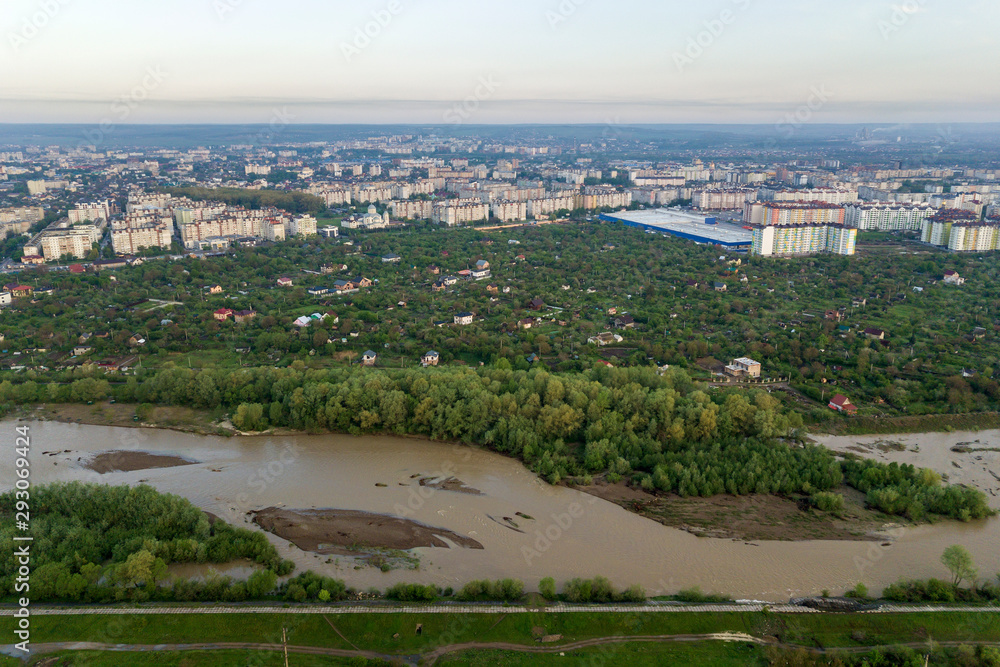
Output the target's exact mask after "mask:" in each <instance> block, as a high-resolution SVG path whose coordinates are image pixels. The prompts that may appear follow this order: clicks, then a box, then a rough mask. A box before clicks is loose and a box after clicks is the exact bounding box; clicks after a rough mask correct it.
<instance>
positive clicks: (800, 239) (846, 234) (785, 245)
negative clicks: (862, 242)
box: [750, 225, 858, 257]
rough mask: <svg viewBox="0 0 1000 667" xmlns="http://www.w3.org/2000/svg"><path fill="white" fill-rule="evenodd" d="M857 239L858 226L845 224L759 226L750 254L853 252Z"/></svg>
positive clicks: (846, 253) (770, 255)
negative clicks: (845, 225) (846, 225)
mask: <svg viewBox="0 0 1000 667" xmlns="http://www.w3.org/2000/svg"><path fill="white" fill-rule="evenodd" d="M857 239H858V230H857V229H852V228H850V227H844V226H842V225H768V226H766V227H765V226H757V227H755V228H754V231H753V246H752V247H751V250H750V254H752V255H758V256H761V257H794V256H796V255H809V254H814V253H820V252H826V253H832V254H836V255H853V254H854V253H855V251H856V246H857Z"/></svg>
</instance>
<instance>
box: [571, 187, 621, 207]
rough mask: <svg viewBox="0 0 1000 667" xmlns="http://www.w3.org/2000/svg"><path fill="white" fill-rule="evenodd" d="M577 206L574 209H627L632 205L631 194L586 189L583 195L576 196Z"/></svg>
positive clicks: (595, 188)
mask: <svg viewBox="0 0 1000 667" xmlns="http://www.w3.org/2000/svg"><path fill="white" fill-rule="evenodd" d="M576 202H577V205H576V206H575V207H574V208H585V209H588V210H590V209H595V208H626V207H628V206H630V205H631V204H632V193H631V192H618V191H617V190H614V189H611V188H599V187H594V188H586V189H585V190H584V191H583V194H581V195H577V196H576Z"/></svg>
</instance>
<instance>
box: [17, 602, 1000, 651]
mask: <svg viewBox="0 0 1000 667" xmlns="http://www.w3.org/2000/svg"><path fill="white" fill-rule="evenodd" d="M327 619H329V622H328V620H327ZM12 622H13V619H12V618H3V619H0V628H2V629H3V632H4V633H5V634H6V635H7V636H11V631H12V630H13V627H12ZM331 623H332V624H333V625H334V626H336V630H334V628H333V627H331ZM418 625H421V626H422V629H421V632H420V634H417V627H418ZM282 628H286V629H287V631H288V641H289V643H290V644H295V645H300V646H318V647H326V648H336V649H347V650H351V649H354V648H355V647H357V648H360V649H362V650H369V651H375V652H378V653H384V654H390V655H414V654H422V653H427V652H429V651H432V650H433V649H435V648H438V647H440V646H445V645H452V644H462V643H467V642H479V643H482V642H508V643H516V644H524V645H533V644H535V642H536V637H538V636H539V635H540V634H548V635H562V637H563V640H562V642H563V643H569V642H575V641H581V640H585V639H591V638H596V637H609V636H636V635H691V634H697V635H700V634H710V633H717V632H741V633H746V634H749V635H752V636H755V637H761V638H776V639H778V640H780V641H781V642H783V643H788V644H794V645H798V646H806V647H859V646H876V645H890V644H897V643H904V642H923V641H927V640H930V639H933V640H935V641H971V640H979V641H996V642H1000V614H995V613H994V614H962V613H939V614H897V615H893V614H866V615H847V614H831V615H827V614H822V615H820V614H773V613H766V612H765V613H727V614H722V613H720V614H711V613H706V614H662V613H661V614H648V613H646V614H644V613H634V614H633V613H624V614H614V613H573V614H552V613H545V612H543V611H540V612H535V613H527V614H481V615H465V616H463V615H458V614H454V615H451V614H365V615H361V614H359V615H353V614H352V615H337V616H333V615H331V616H326V617H324V616H322V615H296V614H288V615H284V614H259V615H254V614H245V615H244V614H225V615H222V614H220V615H186V616H182V615H177V616H152V615H148V616H143V615H135V616H36V617H35V618H33V619H32V641H33V642H35V643H44V642H67V641H93V642H105V643H115V644H117V643H134V644H161V643H207V642H254V643H280V641H281V631H282ZM338 631H339V634H338ZM341 634H342V635H343V636H344V637H345V638H346V639H347V640H349V642H348V641H345V639H343V638H341V636H340V635H341ZM396 635H398V638H397V637H396Z"/></svg>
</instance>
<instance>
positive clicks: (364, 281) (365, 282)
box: [351, 276, 374, 289]
mask: <svg viewBox="0 0 1000 667" xmlns="http://www.w3.org/2000/svg"><path fill="white" fill-rule="evenodd" d="M351 282H353V283H354V285H355V287H357V288H358V289H364V288H366V287H371V286H372V285H373V284H374V283H372V281H371V280H369V279H368V278H365V277H363V276H358V277H357V278H355V279H354V280H352V281H351Z"/></svg>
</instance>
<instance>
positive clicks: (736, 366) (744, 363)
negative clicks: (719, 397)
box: [726, 357, 761, 378]
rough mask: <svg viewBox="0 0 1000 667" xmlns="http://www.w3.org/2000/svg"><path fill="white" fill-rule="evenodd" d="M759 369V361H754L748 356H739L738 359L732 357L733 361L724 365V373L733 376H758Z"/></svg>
mask: <svg viewBox="0 0 1000 667" xmlns="http://www.w3.org/2000/svg"><path fill="white" fill-rule="evenodd" d="M760 369H761V366H760V362H759V361H754V360H753V359H750V358H748V357H741V358H739V359H733V363H731V364H729V365H728V366H726V375H730V376H732V377H735V378H742V377H749V378H759V377H760Z"/></svg>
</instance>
